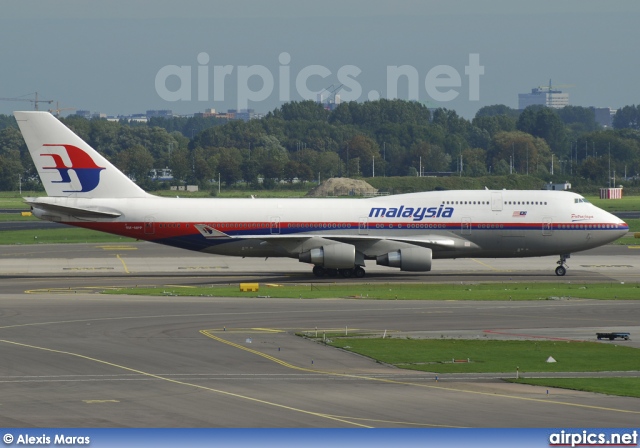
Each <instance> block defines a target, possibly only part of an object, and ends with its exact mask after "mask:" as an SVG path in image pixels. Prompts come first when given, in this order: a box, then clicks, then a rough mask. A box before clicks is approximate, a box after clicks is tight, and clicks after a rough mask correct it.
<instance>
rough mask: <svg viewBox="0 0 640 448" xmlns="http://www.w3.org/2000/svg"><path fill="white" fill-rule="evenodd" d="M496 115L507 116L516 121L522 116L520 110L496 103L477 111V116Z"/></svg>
mask: <svg viewBox="0 0 640 448" xmlns="http://www.w3.org/2000/svg"><path fill="white" fill-rule="evenodd" d="M496 116H506V117H509V118H511V119H513V120H514V121H515V120H517V119H518V117H519V116H520V110H518V109H512V108H510V107H509V106H505V105H504V104H494V105H493V106H484V107H481V108H480V109H479V110H478V112H476V116H475V118H479V117H496Z"/></svg>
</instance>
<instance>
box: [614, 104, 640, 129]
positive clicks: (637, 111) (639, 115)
mask: <svg viewBox="0 0 640 448" xmlns="http://www.w3.org/2000/svg"><path fill="white" fill-rule="evenodd" d="M613 127H614V128H615V129H636V130H637V129H640V104H639V105H638V106H637V107H636V106H635V105H633V106H624V107H622V108H620V109H618V111H617V112H616V114H615V115H614V116H613Z"/></svg>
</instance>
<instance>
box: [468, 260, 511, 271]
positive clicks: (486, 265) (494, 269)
mask: <svg viewBox="0 0 640 448" xmlns="http://www.w3.org/2000/svg"><path fill="white" fill-rule="evenodd" d="M471 260H472V261H475V262H476V263H478V264H481V265H482V266H485V267H487V268H489V269H491V270H492V271H495V272H513V270H511V269H498V268H494V267H493V266H491V265H490V264H487V263H483V262H482V261H480V260H476V259H475V258H471Z"/></svg>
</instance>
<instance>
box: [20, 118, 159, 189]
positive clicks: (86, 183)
mask: <svg viewBox="0 0 640 448" xmlns="http://www.w3.org/2000/svg"><path fill="white" fill-rule="evenodd" d="M13 114H14V115H15V117H16V120H17V122H18V126H20V131H21V132H22V136H23V137H24V140H25V142H26V143H27V147H28V148H29V154H31V158H32V159H33V163H34V164H35V166H36V168H37V170H38V174H39V175H40V179H41V180H42V184H43V185H44V188H45V190H46V191H47V195H48V196H54V197H77V198H140V197H147V196H150V195H149V194H147V193H146V192H145V191H144V190H143V189H142V188H140V187H138V186H137V185H136V184H135V183H134V182H133V181H132V180H131V179H129V178H128V177H127V176H125V175H124V174H123V173H122V172H121V171H119V170H118V169H117V168H116V167H115V166H113V165H112V164H111V163H109V161H108V160H107V159H105V158H104V157H102V156H101V155H100V154H99V153H98V152H97V151H96V150H95V149H93V148H92V147H91V146H89V145H88V144H87V143H86V142H84V141H83V140H82V139H81V138H80V137H78V136H77V135H76V134H74V133H73V132H72V131H71V130H70V129H69V128H68V127H66V126H65V125H64V124H62V123H61V122H60V121H59V120H58V119H57V118H55V117H54V116H53V115H51V114H50V113H49V112H14V113H13Z"/></svg>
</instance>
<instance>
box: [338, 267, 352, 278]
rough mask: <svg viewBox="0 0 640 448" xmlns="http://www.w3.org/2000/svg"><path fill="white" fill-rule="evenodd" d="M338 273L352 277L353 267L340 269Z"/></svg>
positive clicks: (345, 276)
mask: <svg viewBox="0 0 640 448" xmlns="http://www.w3.org/2000/svg"><path fill="white" fill-rule="evenodd" d="M340 274H342V276H343V277H344V278H349V277H353V269H340Z"/></svg>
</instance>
